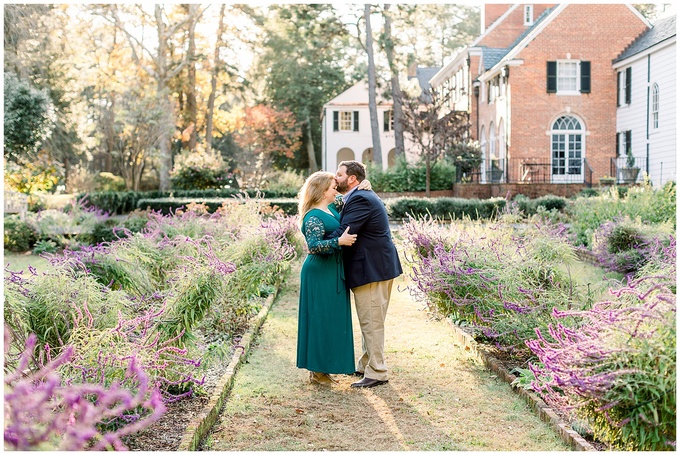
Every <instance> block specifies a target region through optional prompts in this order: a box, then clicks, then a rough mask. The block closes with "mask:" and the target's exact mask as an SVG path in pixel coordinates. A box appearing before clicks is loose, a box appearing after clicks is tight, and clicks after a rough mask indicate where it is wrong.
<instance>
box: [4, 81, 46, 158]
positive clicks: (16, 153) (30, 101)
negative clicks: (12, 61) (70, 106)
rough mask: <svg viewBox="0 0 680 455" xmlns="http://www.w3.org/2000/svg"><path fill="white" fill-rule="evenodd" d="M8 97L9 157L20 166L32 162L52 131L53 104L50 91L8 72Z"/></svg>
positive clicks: (7, 152)
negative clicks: (37, 87)
mask: <svg viewBox="0 0 680 455" xmlns="http://www.w3.org/2000/svg"><path fill="white" fill-rule="evenodd" d="M4 95H5V117H4V128H5V149H4V154H5V158H6V159H7V160H8V161H11V162H14V163H17V164H23V163H27V162H31V161H33V160H34V159H35V157H36V155H37V153H38V150H39V148H40V146H41V145H42V144H43V142H44V141H45V139H46V138H47V137H48V136H49V134H50V132H51V128H52V124H53V120H54V118H53V117H54V107H53V106H52V102H51V100H50V98H49V96H48V94H47V93H46V91H44V90H38V89H36V88H35V87H33V86H32V84H30V83H29V82H27V81H22V80H20V79H19V78H18V77H17V76H16V74H13V73H5V89H4Z"/></svg>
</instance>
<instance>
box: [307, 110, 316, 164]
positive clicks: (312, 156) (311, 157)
mask: <svg viewBox="0 0 680 455" xmlns="http://www.w3.org/2000/svg"><path fill="white" fill-rule="evenodd" d="M305 123H306V124H307V135H306V136H307V158H308V159H309V173H310V174H312V173H314V172H316V171H318V170H319V165H318V164H317V162H316V154H315V153H314V141H312V121H311V120H310V118H309V115H307V119H306V121H305Z"/></svg>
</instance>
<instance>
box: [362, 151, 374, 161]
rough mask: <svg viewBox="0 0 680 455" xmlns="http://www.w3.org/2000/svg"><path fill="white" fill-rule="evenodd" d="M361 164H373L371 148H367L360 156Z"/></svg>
mask: <svg viewBox="0 0 680 455" xmlns="http://www.w3.org/2000/svg"><path fill="white" fill-rule="evenodd" d="M361 162H362V163H364V164H368V163H372V162H373V147H369V148H367V149H366V150H364V153H362V154H361Z"/></svg>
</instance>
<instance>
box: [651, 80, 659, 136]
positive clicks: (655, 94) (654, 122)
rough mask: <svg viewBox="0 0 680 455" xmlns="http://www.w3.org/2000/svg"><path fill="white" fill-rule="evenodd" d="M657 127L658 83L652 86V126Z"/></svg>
mask: <svg viewBox="0 0 680 455" xmlns="http://www.w3.org/2000/svg"><path fill="white" fill-rule="evenodd" d="M658 127H659V84H656V83H655V84H654V85H653V86H652V128H654V129H657V128H658Z"/></svg>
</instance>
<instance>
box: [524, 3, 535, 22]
mask: <svg viewBox="0 0 680 455" xmlns="http://www.w3.org/2000/svg"><path fill="white" fill-rule="evenodd" d="M524 25H534V5H524Z"/></svg>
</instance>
